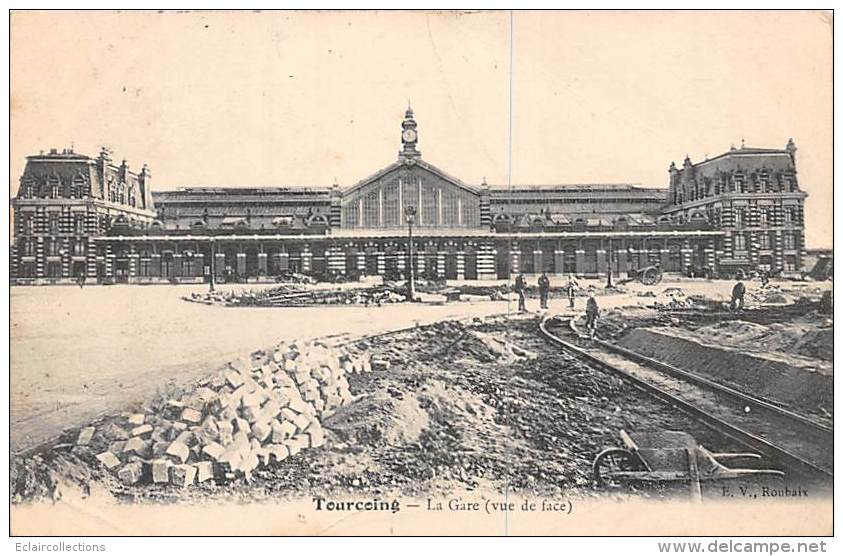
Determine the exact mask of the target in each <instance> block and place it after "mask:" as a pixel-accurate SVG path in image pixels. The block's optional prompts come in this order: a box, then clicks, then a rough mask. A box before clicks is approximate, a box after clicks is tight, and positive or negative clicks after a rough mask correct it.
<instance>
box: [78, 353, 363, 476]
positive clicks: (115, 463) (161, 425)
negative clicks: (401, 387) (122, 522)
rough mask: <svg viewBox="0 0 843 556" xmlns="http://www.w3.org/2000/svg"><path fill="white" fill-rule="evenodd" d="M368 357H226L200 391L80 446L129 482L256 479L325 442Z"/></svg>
mask: <svg viewBox="0 0 843 556" xmlns="http://www.w3.org/2000/svg"><path fill="white" fill-rule="evenodd" d="M370 370H371V361H370V360H369V359H368V357H367V356H365V355H362V356H358V355H355V354H353V353H350V352H348V351H343V350H338V349H333V348H329V347H328V346H326V345H325V344H322V343H320V342H318V341H308V342H293V343H281V344H279V345H277V346H275V347H274V348H272V349H269V350H259V351H256V352H254V353H252V354H251V355H250V356H247V357H243V358H241V359H238V360H236V361H232V362H230V363H228V364H227V365H226V366H225V367H224V368H223V369H221V370H220V371H219V372H218V373H217V374H216V375H214V376H213V377H211V378H209V379H206V380H204V381H202V382H201V383H200V384H199V385H198V386H197V388H195V389H194V390H192V391H191V392H189V393H187V394H184V395H183V396H181V397H180V398H179V399H173V400H169V401H167V402H166V403H165V404H162V405H161V406H160V407H158V408H157V409H154V410H149V411H147V412H146V413H136V414H124V415H122V416H121V417H118V418H115V419H111V420H109V421H107V422H106V423H104V424H101V425H99V426H98V427H87V428H84V429H82V430H81V431H80V432H79V435H78V437H77V439H76V444H77V446H86V447H90V448H97V447H105V448H106V449H105V450H103V451H99V450H97V451H96V453H97V455H96V459H97V460H98V461H99V462H100V464H102V465H103V466H104V467H105V468H106V469H108V470H109V471H110V472H112V473H114V474H115V475H116V476H117V477H118V478H119V479H120V481H121V482H123V483H124V484H126V485H134V484H140V483H170V484H174V485H177V486H180V487H186V486H189V485H192V484H195V483H202V482H205V481H209V480H214V481H216V482H221V481H225V480H230V479H234V478H237V477H242V476H246V477H248V476H250V474H251V472H252V471H254V470H255V469H257V468H261V467H266V466H270V465H274V464H278V463H280V462H283V461H284V460H285V459H286V458H288V457H290V456H293V455H296V454H298V453H299V452H300V451H302V450H306V449H308V448H318V447H320V446H322V445H323V444H324V442H325V434H324V431H323V429H322V425H321V420H322V418H323V417H326V416H328V415H330V414H331V413H332V412H333V411H334V410H336V409H337V408H339V407H340V406H343V405H346V404H348V403H349V401H350V400H351V399H352V395H351V393H350V391H349V385H348V380H347V379H346V375H347V374H348V373H356V372H366V371H370Z"/></svg>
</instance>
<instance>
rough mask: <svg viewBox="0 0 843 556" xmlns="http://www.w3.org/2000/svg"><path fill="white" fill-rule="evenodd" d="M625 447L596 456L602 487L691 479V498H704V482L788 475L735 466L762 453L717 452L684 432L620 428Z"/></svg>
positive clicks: (596, 471)
mask: <svg viewBox="0 0 843 556" xmlns="http://www.w3.org/2000/svg"><path fill="white" fill-rule="evenodd" d="M620 438H621V441H622V442H623V447H622V448H621V447H614V448H606V449H605V450H603V451H602V452H600V453H599V454H597V457H596V458H594V464H593V467H592V470H593V474H594V482H595V483H596V484H597V486H600V487H612V486H615V487H616V486H620V485H621V484H622V483H624V482H632V481H643V482H668V483H669V482H687V483H688V485H689V488H690V493H691V498H693V499H697V500H699V499H701V497H702V495H701V491H700V482H702V481H721V480H728V479H737V478H742V477H750V476H751V477H758V476H765V477H784V472H782V471H779V470H777V469H735V468H731V467H727V466H726V463H728V462H730V461H739V460H743V461H748V460H754V461H758V460H760V459H761V456H760V455H759V454H753V453H713V452H709V451H708V450H707V449H705V448H704V447H703V446H701V445H700V444H698V443H697V441H696V440H695V439H694V437H693V436H691V435H690V434H688V433H686V432H681V431H661V432H650V433H641V434H634V435H630V434H627V432H626V431H623V430H621V431H620Z"/></svg>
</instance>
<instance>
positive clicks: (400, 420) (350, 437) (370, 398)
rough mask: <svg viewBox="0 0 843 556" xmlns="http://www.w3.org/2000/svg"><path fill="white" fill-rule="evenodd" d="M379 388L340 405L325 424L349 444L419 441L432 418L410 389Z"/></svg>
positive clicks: (395, 443) (391, 444)
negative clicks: (407, 390) (349, 402)
mask: <svg viewBox="0 0 843 556" xmlns="http://www.w3.org/2000/svg"><path fill="white" fill-rule="evenodd" d="M396 394H397V395H398V397H393V395H391V394H390V393H389V392H385V391H379V392H376V393H374V394H371V395H367V396H363V397H361V398H360V399H359V400H357V401H356V402H355V403H354V404H352V405H348V406H345V407H342V408H340V409H339V410H338V411H337V412H336V413H335V414H334V415H333V416H331V417H330V418H329V419H327V420H326V421H325V424H324V426H325V428H327V429H329V430H330V431H331V432H333V433H334V434H335V435H336V436H337V438H338V439H340V440H341V441H343V442H346V443H348V444H357V445H364V446H376V445H390V446H401V445H405V444H410V443H412V442H416V441H418V439H419V436H420V435H421V433H422V432H423V431H424V430H425V429H427V427H428V424H429V423H430V418H429V416H428V414H427V411H425V410H424V409H423V408H422V407H421V405H420V404H419V400H418V399H417V398H416V397H415V396H414V395H413V394H412V393H409V392H397V393H396Z"/></svg>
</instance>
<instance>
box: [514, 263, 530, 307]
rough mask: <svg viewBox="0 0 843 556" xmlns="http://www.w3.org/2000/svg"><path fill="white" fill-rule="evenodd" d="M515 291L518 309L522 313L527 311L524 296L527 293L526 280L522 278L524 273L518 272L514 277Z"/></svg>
mask: <svg viewBox="0 0 843 556" xmlns="http://www.w3.org/2000/svg"><path fill="white" fill-rule="evenodd" d="M515 293H517V294H518V311H520V312H522V313H526V312H527V300H526V298H525V297H524V296H525V295H526V293H527V280H526V279H525V278H524V273H523V272H520V273H519V274H518V277H517V278H515Z"/></svg>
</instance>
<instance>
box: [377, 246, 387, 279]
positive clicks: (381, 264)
mask: <svg viewBox="0 0 843 556" xmlns="http://www.w3.org/2000/svg"><path fill="white" fill-rule="evenodd" d="M376 256H377V258H378V276H383V275H384V274H386V255H385V254H384V252H383V251H378V252H377V253H376Z"/></svg>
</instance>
